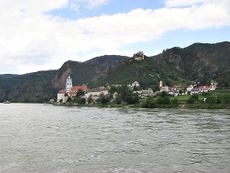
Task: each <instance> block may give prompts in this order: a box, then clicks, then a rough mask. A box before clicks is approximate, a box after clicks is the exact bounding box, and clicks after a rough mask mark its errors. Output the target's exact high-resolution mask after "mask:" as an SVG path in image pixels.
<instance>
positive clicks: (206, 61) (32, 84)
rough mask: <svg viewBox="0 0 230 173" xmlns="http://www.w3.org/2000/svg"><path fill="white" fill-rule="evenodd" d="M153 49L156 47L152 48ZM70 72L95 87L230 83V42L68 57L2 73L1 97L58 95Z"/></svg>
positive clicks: (28, 98)
mask: <svg viewBox="0 0 230 173" xmlns="http://www.w3.org/2000/svg"><path fill="white" fill-rule="evenodd" d="M153 49H154V48H153ZM68 75H71V77H72V78H73V82H74V85H80V84H83V83H84V84H88V85H89V86H91V87H96V86H99V85H105V84H128V83H131V82H133V81H135V80H137V81H139V82H140V83H141V84H142V86H144V87H155V88H156V87H157V86H158V82H159V80H163V81H164V82H165V83H167V84H169V85H172V84H178V83H184V84H189V83H191V82H192V81H199V82H201V83H207V82H209V81H210V80H216V81H217V82H218V83H219V84H220V85H221V86H224V87H229V86H230V42H221V43H216V44H204V43H195V44H192V45H191V46H189V47H186V48H178V47H174V48H172V49H167V50H164V51H163V52H162V53H161V54H159V55H156V56H152V57H145V60H143V61H135V60H133V59H132V58H129V57H126V56H117V55H105V56H101V57H96V58H93V59H91V60H88V61H85V62H77V61H67V62H65V63H64V64H63V65H62V67H61V68H60V69H58V70H50V71H40V72H35V73H29V74H25V75H0V101H1V102H2V101H5V100H10V101H19V102H43V101H46V100H49V99H50V98H52V97H55V96H56V92H57V91H58V90H59V89H60V88H63V87H64V83H65V79H66V77H67V76H68Z"/></svg>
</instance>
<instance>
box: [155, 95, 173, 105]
mask: <svg viewBox="0 0 230 173" xmlns="http://www.w3.org/2000/svg"><path fill="white" fill-rule="evenodd" d="M156 103H157V104H160V105H161V104H162V105H167V104H170V99H169V97H168V96H164V97H162V96H161V97H158V98H157V101H156Z"/></svg>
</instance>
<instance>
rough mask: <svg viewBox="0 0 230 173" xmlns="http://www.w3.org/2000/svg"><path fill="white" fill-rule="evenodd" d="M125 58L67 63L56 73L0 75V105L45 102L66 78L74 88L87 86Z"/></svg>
mask: <svg viewBox="0 0 230 173" xmlns="http://www.w3.org/2000/svg"><path fill="white" fill-rule="evenodd" d="M127 58H128V57H125V56H116V55H105V56H101V57H96V58H93V59H91V60H88V61H85V62H77V61H67V62H65V63H64V64H63V65H62V67H61V68H60V69H58V70H49V71H40V72H35V73H28V74H24V75H9V74H7V75H0V102H3V101H5V100H10V101H12V102H44V101H48V100H49V99H50V98H53V97H55V96H56V93H57V91H58V90H59V89H60V88H63V87H64V85H65V80H66V77H67V76H68V75H71V77H72V78H73V81H74V85H80V84H83V83H85V84H88V83H89V82H90V81H91V80H93V79H94V78H95V77H97V76H100V75H103V74H105V73H107V71H108V70H109V69H110V68H112V67H113V66H115V64H116V63H118V62H119V61H123V60H125V59H127Z"/></svg>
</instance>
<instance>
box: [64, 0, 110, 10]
mask: <svg viewBox="0 0 230 173" xmlns="http://www.w3.org/2000/svg"><path fill="white" fill-rule="evenodd" d="M108 1H109V0H70V1H69V3H68V5H67V6H68V7H69V8H70V9H71V10H73V11H78V10H79V9H80V8H81V7H86V8H89V9H94V8H97V7H99V6H102V5H105V4H107V3H108Z"/></svg>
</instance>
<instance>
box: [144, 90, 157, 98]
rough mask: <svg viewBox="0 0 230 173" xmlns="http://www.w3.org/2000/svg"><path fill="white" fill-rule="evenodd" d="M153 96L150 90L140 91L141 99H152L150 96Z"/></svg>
mask: <svg viewBox="0 0 230 173" xmlns="http://www.w3.org/2000/svg"><path fill="white" fill-rule="evenodd" d="M154 95H155V94H154V92H153V90H152V88H148V89H146V90H142V91H141V96H143V97H152V96H154Z"/></svg>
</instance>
